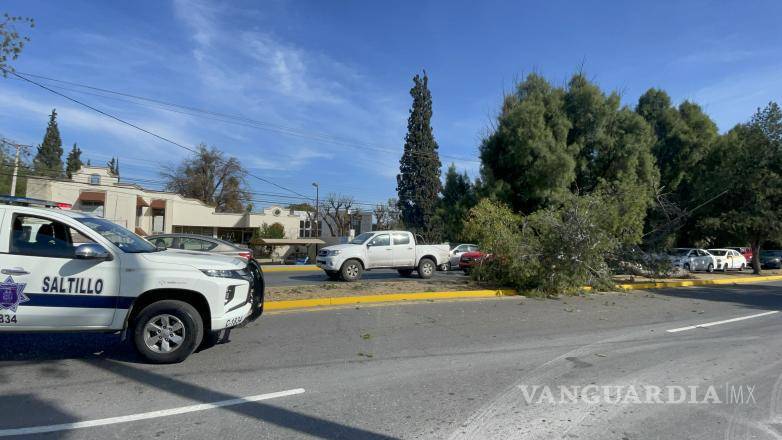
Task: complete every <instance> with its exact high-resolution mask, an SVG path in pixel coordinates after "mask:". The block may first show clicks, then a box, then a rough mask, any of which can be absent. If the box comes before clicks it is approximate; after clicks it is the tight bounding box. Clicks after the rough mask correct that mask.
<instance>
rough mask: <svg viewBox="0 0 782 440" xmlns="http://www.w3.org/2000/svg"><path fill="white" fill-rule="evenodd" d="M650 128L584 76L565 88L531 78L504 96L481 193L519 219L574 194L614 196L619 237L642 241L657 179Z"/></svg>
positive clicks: (487, 146)
mask: <svg viewBox="0 0 782 440" xmlns="http://www.w3.org/2000/svg"><path fill="white" fill-rule="evenodd" d="M653 143H654V138H653V136H652V132H651V129H650V127H649V125H648V124H647V123H646V121H644V120H643V118H641V117H640V116H638V115H637V114H635V113H634V112H633V111H632V110H630V109H628V108H626V107H621V106H620V99H619V95H618V94H616V93H611V94H609V95H606V94H605V93H603V92H602V91H601V90H600V88H599V87H597V86H596V85H595V84H593V83H591V82H589V81H588V80H587V79H586V77H585V76H584V75H582V74H576V75H574V76H573V77H572V78H571V80H570V81H569V83H568V85H567V87H566V88H556V87H552V86H551V85H550V84H549V83H548V82H547V81H546V80H545V79H543V78H541V77H539V76H537V75H530V76H528V77H527V79H526V80H525V81H524V82H522V83H520V84H519V85H518V86H517V89H516V92H515V93H513V94H511V95H509V96H506V97H505V100H504V103H503V107H502V111H501V112H500V115H499V118H498V121H497V124H496V127H495V129H494V131H493V132H492V133H491V134H490V135H489V136H488V137H487V138H486V139H484V141H483V143H482V145H481V174H482V179H481V183H480V185H481V187H482V193H484V194H486V195H489V196H490V197H495V198H497V199H499V200H502V201H504V202H506V203H508V204H510V206H511V207H512V208H513V209H514V210H515V211H517V212H521V213H528V214H529V213H532V212H535V211H537V210H539V209H542V208H549V207H554V208H557V207H558V206H560V205H561V204H562V203H563V202H564V201H567V200H569V197H570V195H571V194H581V195H586V194H590V193H592V192H597V193H599V194H601V195H602V196H606V197H607V196H609V195H610V197H608V198H607V199H606V200H610V201H611V203H610V204H609V205H608V206H606V207H605V212H606V213H611V214H613V217H612V218H613V221H612V222H611V225H613V228H614V231H613V233H614V234H615V235H616V236H618V237H620V238H621V241H622V242H623V243H626V244H633V243H636V242H638V241H639V240H640V239H641V236H642V231H643V225H644V218H645V216H646V210H647V208H648V207H649V205H650V203H651V200H652V196H653V189H654V187H655V186H656V184H657V181H658V179H659V174H658V171H657V169H656V167H655V164H654V157H653V156H652V154H651V148H652V145H653Z"/></svg>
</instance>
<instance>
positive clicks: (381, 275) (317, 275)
mask: <svg viewBox="0 0 782 440" xmlns="http://www.w3.org/2000/svg"><path fill="white" fill-rule="evenodd" d="M415 276H416V275H415V274H413V277H415ZM263 277H264V280H265V281H266V285H267V286H270V287H271V286H295V285H306V284H320V283H324V282H331V280H329V278H328V277H327V276H326V274H325V272H323V271H322V270H316V271H290V272H287V271H286V272H268V271H267V272H264V273H263ZM449 277H465V275H464V272H462V271H460V270H454V271H445V272H442V271H437V272H435V273H434V275H433V277H432V278H434V279H438V278H449ZM361 280H362V281H405V280H410V278H402V277H400V276H399V273H398V272H397V271H395V270H388V269H375V270H369V271H366V272H364V273H363V274H362V275H361Z"/></svg>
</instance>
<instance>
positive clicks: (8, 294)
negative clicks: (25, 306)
mask: <svg viewBox="0 0 782 440" xmlns="http://www.w3.org/2000/svg"><path fill="white" fill-rule="evenodd" d="M26 285H27V284H26V283H15V282H14V279H13V278H11V277H8V278H6V279H5V281H3V282H2V283H0V310H3V309H5V310H10V311H12V312H14V313H16V308H17V307H19V304H21V303H24V302H27V301H30V298H28V297H27V295H25V294H24V286H26Z"/></svg>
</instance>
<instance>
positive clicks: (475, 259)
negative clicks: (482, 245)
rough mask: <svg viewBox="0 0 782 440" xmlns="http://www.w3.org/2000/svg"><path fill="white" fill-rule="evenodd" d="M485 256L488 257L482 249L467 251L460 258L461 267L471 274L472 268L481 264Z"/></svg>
mask: <svg viewBox="0 0 782 440" xmlns="http://www.w3.org/2000/svg"><path fill="white" fill-rule="evenodd" d="M484 258H486V254H484V253H483V252H481V251H474V252H465V253H463V254H462V258H460V259H459V269H461V270H463V271H464V273H466V274H468V275H469V274H470V270H472V268H473V267H475V266H477V265H479V264H481V263H482V262H483V260H484Z"/></svg>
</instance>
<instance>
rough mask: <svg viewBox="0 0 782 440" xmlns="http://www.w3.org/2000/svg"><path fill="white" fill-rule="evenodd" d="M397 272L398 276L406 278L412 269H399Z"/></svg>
mask: <svg viewBox="0 0 782 440" xmlns="http://www.w3.org/2000/svg"><path fill="white" fill-rule="evenodd" d="M397 272H399V276H402V277H405V278H407V277H409V276H410V275H412V274H413V269H399V270H397Z"/></svg>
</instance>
